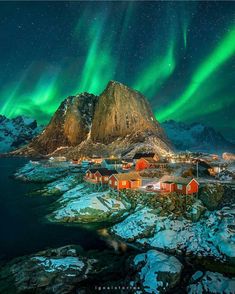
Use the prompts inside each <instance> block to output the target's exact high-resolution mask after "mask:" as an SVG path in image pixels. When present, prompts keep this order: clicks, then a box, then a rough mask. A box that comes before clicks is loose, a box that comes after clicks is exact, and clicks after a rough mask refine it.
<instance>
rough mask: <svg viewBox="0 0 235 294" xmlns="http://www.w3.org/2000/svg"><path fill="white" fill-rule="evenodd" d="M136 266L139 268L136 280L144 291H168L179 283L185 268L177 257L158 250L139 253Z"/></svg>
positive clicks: (135, 262) (135, 260)
mask: <svg viewBox="0 0 235 294" xmlns="http://www.w3.org/2000/svg"><path fill="white" fill-rule="evenodd" d="M134 266H135V267H136V268H137V269H138V273H137V281H136V282H138V284H140V285H141V288H142V290H143V291H144V293H166V292H167V291H169V290H170V289H171V288H173V287H174V286H176V285H177V284H178V283H179V281H180V275H181V272H182V269H183V265H182V264H181V263H180V262H179V261H178V259H177V258H175V257H174V256H168V255H166V254H164V253H162V252H159V251H157V250H149V251H147V252H146V253H142V254H138V255H137V256H136V257H135V258H134ZM138 279H139V281H138Z"/></svg>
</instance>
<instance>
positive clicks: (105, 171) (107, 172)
mask: <svg viewBox="0 0 235 294" xmlns="http://www.w3.org/2000/svg"><path fill="white" fill-rule="evenodd" d="M97 172H99V173H100V174H101V176H111V175H113V174H117V173H118V172H117V171H116V170H111V169H110V170H109V169H103V170H97Z"/></svg>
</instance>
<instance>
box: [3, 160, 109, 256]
mask: <svg viewBox="0 0 235 294" xmlns="http://www.w3.org/2000/svg"><path fill="white" fill-rule="evenodd" d="M27 161H28V160H26V159H23V158H0V224H1V225H0V260H2V261H6V260H9V259H11V258H14V257H18V256H22V255H25V254H31V253H34V252H37V251H39V250H44V249H47V248H53V247H60V246H65V245H69V244H76V245H80V246H82V247H83V248H84V249H85V250H90V249H91V250H92V249H98V250H102V249H104V248H107V245H106V242H104V241H102V240H101V239H100V238H99V236H98V234H97V233H96V231H95V230H94V229H86V228H83V227H78V226H63V225H59V224H51V223H48V222H46V221H45V218H44V217H45V215H47V214H48V213H49V212H50V209H51V207H50V206H51V204H52V203H53V202H54V201H56V199H57V197H45V196H44V197H41V196H40V195H29V194H30V193H31V192H32V191H34V190H35V189H37V188H39V187H40V185H38V184H32V183H23V182H20V181H16V180H14V179H13V178H12V175H13V174H14V172H15V171H16V170H17V169H18V168H20V167H22V166H23V165H24V164H25V163H26V162H27Z"/></svg>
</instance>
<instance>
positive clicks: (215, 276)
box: [187, 271, 235, 294]
mask: <svg viewBox="0 0 235 294" xmlns="http://www.w3.org/2000/svg"><path fill="white" fill-rule="evenodd" d="M187 293H189V294H203V293H224V294H233V293H235V278H228V277H225V276H223V275H222V274H220V273H213V272H209V271H208V272H205V273H204V274H203V273H202V272H199V271H198V272H196V273H195V274H194V275H193V276H192V278H191V284H190V285H189V286H188V287H187Z"/></svg>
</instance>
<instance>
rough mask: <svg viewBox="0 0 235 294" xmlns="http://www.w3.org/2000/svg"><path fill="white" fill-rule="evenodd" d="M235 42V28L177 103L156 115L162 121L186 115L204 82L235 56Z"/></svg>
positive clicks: (194, 77)
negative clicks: (190, 101) (191, 100)
mask: <svg viewBox="0 0 235 294" xmlns="http://www.w3.org/2000/svg"><path fill="white" fill-rule="evenodd" d="M234 40H235V26H234V27H233V28H232V29H231V31H230V32H229V33H228V34H227V35H226V36H225V37H224V39H223V40H222V41H221V42H220V43H219V45H218V46H217V47H216V48H215V50H213V52H212V53H211V54H210V55H209V56H208V57H207V58H206V59H205V60H204V61H203V62H202V64H200V66H199V67H198V68H197V70H196V71H195V73H194V74H193V76H192V79H191V81H190V83H189V85H188V86H187V87H186V89H185V90H184V92H183V94H182V95H181V96H180V97H179V98H178V99H177V100H176V101H174V102H173V103H171V104H170V105H169V106H167V107H166V108H165V110H164V111H162V112H161V113H158V114H156V115H157V117H158V119H159V120H160V121H164V120H165V119H167V118H169V117H172V116H173V117H174V118H176V119H179V118H181V117H182V116H183V115H184V113H187V111H190V108H191V105H190V103H188V102H189V100H190V99H192V98H193V96H194V95H195V93H196V92H197V91H198V90H200V87H201V85H202V84H203V83H204V82H207V80H208V79H209V78H210V76H211V75H213V74H214V72H215V71H216V70H218V68H219V67H220V66H222V65H223V64H224V63H225V62H226V61H227V60H228V59H229V58H231V57H232V56H233V55H234V54H235V42H234ZM203 95H204V94H203ZM202 98H203V97H202ZM198 100H199V99H198ZM198 100H197V101H198ZM198 102H199V101H198ZM185 108H186V109H185Z"/></svg>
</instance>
